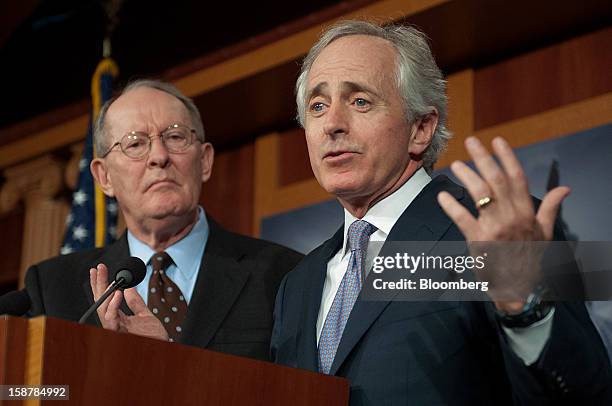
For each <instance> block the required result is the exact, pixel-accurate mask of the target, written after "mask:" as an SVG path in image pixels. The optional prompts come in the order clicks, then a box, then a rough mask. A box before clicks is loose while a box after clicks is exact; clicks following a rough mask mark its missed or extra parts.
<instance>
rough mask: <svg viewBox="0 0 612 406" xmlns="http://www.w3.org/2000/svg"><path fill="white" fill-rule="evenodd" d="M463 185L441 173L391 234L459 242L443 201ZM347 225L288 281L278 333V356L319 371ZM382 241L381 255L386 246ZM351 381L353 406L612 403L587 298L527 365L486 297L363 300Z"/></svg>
mask: <svg viewBox="0 0 612 406" xmlns="http://www.w3.org/2000/svg"><path fill="white" fill-rule="evenodd" d="M442 190H446V191H448V192H450V193H451V194H452V195H453V196H454V197H455V198H456V199H458V200H459V201H460V202H462V203H463V204H469V205H472V204H471V202H470V201H469V198H468V197H467V193H466V191H465V190H464V189H463V188H461V187H459V186H457V185H455V184H454V183H452V182H450V181H449V180H448V179H447V178H446V177H437V178H435V179H433V180H432V182H431V183H430V184H429V185H427V187H426V188H425V189H424V190H423V191H422V192H421V193H420V194H419V196H417V198H416V199H415V200H414V201H413V202H412V204H411V205H410V206H409V207H408V208H407V209H406V210H405V211H404V213H403V214H402V215H401V217H400V218H399V220H398V221H397V223H396V224H395V226H394V227H393V229H392V230H391V232H390V234H389V236H388V238H387V241H461V240H463V236H462V234H461V233H460V231H459V229H458V228H457V227H456V226H455V225H454V224H453V222H452V221H451V220H450V218H448V217H447V216H446V214H445V213H444V212H443V211H442V209H441V208H440V207H439V206H438V204H437V201H436V198H435V197H436V196H437V194H438V193H439V192H440V191H442ZM342 234H343V228H340V230H338V232H337V233H336V234H335V235H334V236H333V237H332V238H331V239H330V240H328V241H326V242H325V243H324V244H323V245H321V246H319V247H318V248H316V249H315V250H314V251H312V252H311V253H310V254H308V255H307V256H306V258H305V259H304V260H303V261H302V262H301V263H300V264H299V265H298V266H297V267H296V269H295V270H294V271H293V272H290V273H289V274H288V275H287V276H286V277H285V279H284V280H283V282H282V284H281V287H280V289H279V292H278V295H277V299H276V307H275V324H274V331H273V334H272V347H271V348H272V357H273V359H274V361H275V362H277V363H280V364H284V365H288V366H292V367H297V368H303V369H308V370H311V371H317V369H318V368H317V342H316V323H317V317H318V313H319V307H320V304H321V296H322V291H323V285H324V281H325V276H326V272H327V263H328V261H329V260H330V259H331V257H332V256H333V255H335V253H336V252H337V251H338V250H339V249H340V248H341V246H342V242H343V235H342ZM385 248H386V244H385V245H384V246H383V248H382V251H381V255H384V254H383V251H385ZM331 374H332V375H337V376H342V377H346V378H348V379H349V380H350V381H351V393H350V402H351V405H400V404H410V405H434V404H435V405H506V404H534V405H543V404H549V403H550V404H555V405H560V404H566V403H567V404H576V403H575V402H577V401H578V400H580V401H585V400H588V402H587V403H588V404H607V405H610V404H612V403H607V402H609V401H610V399H611V398H610V397H609V396H610V390H611V389H612V388H611V387H610V386H611V385H612V375H611V374H610V366H609V364H608V362H607V359H606V356H605V351H604V349H603V347H602V344H601V340H600V339H599V337H598V335H597V333H596V331H595V330H594V329H593V325H592V324H591V322H590V320H589V318H588V315H587V313H586V311H585V308H584V305H583V304H581V303H558V304H557V306H556V310H555V315H554V321H553V330H552V335H551V338H550V340H549V342H548V343H547V345H546V347H545V349H544V351H543V353H542V355H541V357H540V359H539V360H538V361H537V362H536V364H535V365H533V366H531V367H525V366H524V364H523V362H522V361H521V360H520V359H519V358H518V357H517V356H516V355H515V354H514V352H513V351H512V349H511V348H510V347H509V345H508V344H507V342H506V339H505V336H504V335H503V333H502V331H501V330H500V327H499V325H498V323H497V321H496V319H495V317H494V313H493V306H492V304H491V303H487V302H443V301H438V302H415V301H413V302H407V301H364V300H361V297H359V298H358V299H357V302H356V303H355V306H354V308H353V310H352V312H351V314H350V317H349V319H348V322H347V325H346V328H345V330H344V333H343V335H342V339H341V341H340V344H339V346H338V350H337V353H336V356H335V359H334V362H333V365H332V367H331Z"/></svg>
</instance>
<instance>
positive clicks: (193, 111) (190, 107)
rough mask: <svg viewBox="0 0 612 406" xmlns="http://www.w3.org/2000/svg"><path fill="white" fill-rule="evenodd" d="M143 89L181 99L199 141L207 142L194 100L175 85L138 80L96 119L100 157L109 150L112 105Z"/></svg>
mask: <svg viewBox="0 0 612 406" xmlns="http://www.w3.org/2000/svg"><path fill="white" fill-rule="evenodd" d="M141 87H148V88H151V89H156V90H160V91H162V92H165V93H168V94H169V95H172V96H174V97H176V98H177V99H179V100H180V102H181V103H183V105H184V106H185V108H186V109H187V111H188V112H189V116H190V117H191V124H192V125H193V126H194V128H195V130H196V137H197V139H198V140H199V141H201V142H202V143H204V142H205V137H204V125H203V124H202V117H201V116H200V111H199V110H198V108H197V107H196V105H195V103H194V102H193V100H191V99H190V98H189V97H187V96H185V95H184V94H183V93H181V91H180V90H178V89H177V88H176V87H175V86H174V85H172V84H170V83H167V82H162V81H160V80H154V79H137V80H134V81H132V82H130V83H128V84H127V86H125V87H124V88H123V90H122V91H121V93H120V94H119V95H118V96H116V97H113V98H112V99H110V100H108V101H107V102H106V103H104V105H103V106H102V108H101V109H100V113H99V114H98V118H97V119H96V122H95V124H94V130H93V140H94V145H95V147H96V151H97V153H98V154H99V155H102V154H103V152H106V150H107V149H108V148H109V145H108V144H107V134H105V121H106V114H107V113H108V109H109V108H110V106H111V104H113V102H114V101H115V100H117V99H118V98H119V97H121V96H123V95H124V94H126V93H128V92H130V91H132V90H134V89H138V88H141Z"/></svg>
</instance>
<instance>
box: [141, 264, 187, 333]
mask: <svg viewBox="0 0 612 406" xmlns="http://www.w3.org/2000/svg"><path fill="white" fill-rule="evenodd" d="M172 263H173V261H172V258H170V255H168V254H167V253H166V252H157V253H155V254H153V256H152V257H151V266H152V267H153V275H151V279H150V280H149V297H148V299H147V305H148V307H149V309H151V312H152V313H153V314H154V315H155V316H156V317H157V318H158V319H159V320H160V321H161V323H162V325H163V326H164V327H165V328H166V331H167V332H168V337H169V338H170V341H178V339H179V337H180V336H181V331H182V326H183V321H185V316H186V315H187V302H186V301H185V297H184V296H183V293H182V292H181V290H180V289H179V287H178V286H176V284H175V283H174V282H173V281H172V279H170V278H169V277H168V275H166V269H168V267H169V266H170V265H172Z"/></svg>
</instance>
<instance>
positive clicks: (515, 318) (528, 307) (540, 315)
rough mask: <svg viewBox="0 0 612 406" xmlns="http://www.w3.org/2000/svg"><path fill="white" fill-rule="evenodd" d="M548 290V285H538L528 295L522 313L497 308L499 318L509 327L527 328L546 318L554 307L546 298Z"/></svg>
mask: <svg viewBox="0 0 612 406" xmlns="http://www.w3.org/2000/svg"><path fill="white" fill-rule="evenodd" d="M547 291H548V289H546V287H544V286H542V285H538V286H537V287H536V288H535V290H534V291H533V293H531V294H530V295H529V296H528V297H527V301H526V302H525V305H524V306H523V309H522V310H521V312H520V313H516V314H510V313H507V312H504V311H501V310H496V313H497V318H498V320H499V321H500V323H501V324H502V325H504V326H505V327H508V328H517V327H518V328H525V327H529V326H531V325H532V324H533V323H535V322H538V321H540V320H542V319H544V317H546V316H547V315H548V313H550V311H551V310H552V309H553V307H554V305H553V304H552V303H551V302H549V301H546V300H544V296H545V294H546V293H547Z"/></svg>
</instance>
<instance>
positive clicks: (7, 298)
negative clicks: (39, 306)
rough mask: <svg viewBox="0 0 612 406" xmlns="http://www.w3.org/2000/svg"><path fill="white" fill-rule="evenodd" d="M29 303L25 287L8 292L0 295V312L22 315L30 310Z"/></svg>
mask: <svg viewBox="0 0 612 406" xmlns="http://www.w3.org/2000/svg"><path fill="white" fill-rule="evenodd" d="M31 304H32V303H31V302H30V296H29V295H28V292H26V291H25V289H22V290H15V291H12V292H8V293H6V294H4V295H2V296H0V314H8V315H9V316H23V315H24V314H26V313H27V312H28V310H30V306H31Z"/></svg>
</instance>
